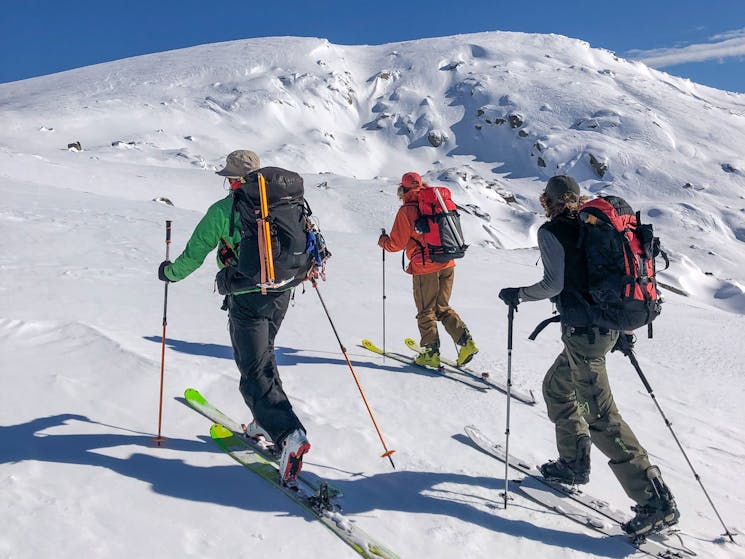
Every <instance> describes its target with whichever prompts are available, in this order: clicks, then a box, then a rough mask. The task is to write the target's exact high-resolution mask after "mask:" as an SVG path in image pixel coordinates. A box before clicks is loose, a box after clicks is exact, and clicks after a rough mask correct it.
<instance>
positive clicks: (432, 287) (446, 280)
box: [378, 172, 479, 368]
mask: <svg viewBox="0 0 745 559" xmlns="http://www.w3.org/2000/svg"><path fill="white" fill-rule="evenodd" d="M424 186H427V185H426V184H425V183H424V182H423V181H422V177H421V176H420V175H419V174H418V173H414V172H409V173H405V174H404V175H403V177H401V184H400V185H399V187H398V197H399V198H400V199H401V202H402V205H401V208H400V209H399V210H398V213H397V214H396V220H395V221H394V223H393V228H392V229H391V232H390V235H388V234H385V233H383V234H382V235H381V236H380V238H379V239H378V246H380V247H381V248H382V249H383V250H385V251H387V252H399V251H401V250H405V251H406V257H407V258H408V259H409V265H408V267H407V268H406V272H407V273H409V274H411V275H412V280H413V291H414V304H415V305H416V310H417V315H416V319H417V325H418V326H419V333H420V335H421V340H420V345H421V346H422V348H424V350H425V351H424V352H423V353H421V354H419V355H418V356H417V358H416V362H417V364H419V365H423V366H425V367H434V368H438V367H439V366H440V337H439V333H438V331H437V322H442V325H443V326H444V327H445V330H446V331H447V333H448V334H450V337H452V338H453V341H454V342H455V343H456V344H457V345H458V347H459V350H458V359H457V362H458V364H459V365H465V364H466V363H468V362H469V361H470V360H471V359H472V358H473V356H474V355H476V353H478V351H479V349H478V347H476V344H475V343H474V341H473V338H472V337H471V334H470V332H469V331H468V328H467V327H466V325H465V324H464V322H463V321H462V320H461V318H460V316H458V313H456V312H455V310H454V309H453V308H452V307H451V306H450V294H451V293H452V290H453V279H454V277H455V262H454V261H453V260H450V261H448V262H432V261H431V260H430V259H429V258H427V254H426V251H425V250H424V235H423V234H422V233H419V232H417V231H416V228H415V226H414V222H415V221H416V220H417V218H418V217H419V193H420V191H421V189H422V188H423V187H424Z"/></svg>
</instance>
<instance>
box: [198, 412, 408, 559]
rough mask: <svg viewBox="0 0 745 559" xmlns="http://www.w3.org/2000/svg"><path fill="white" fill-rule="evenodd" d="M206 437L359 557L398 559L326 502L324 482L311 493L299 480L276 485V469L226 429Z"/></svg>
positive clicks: (217, 426) (214, 429) (214, 430)
mask: <svg viewBox="0 0 745 559" xmlns="http://www.w3.org/2000/svg"><path fill="white" fill-rule="evenodd" d="M210 436H211V437H212V440H213V441H215V444H217V446H218V447H220V448H221V449H222V450H224V451H225V452H226V453H227V454H229V455H230V456H231V457H232V458H233V459H234V460H236V461H237V462H239V463H240V464H242V465H243V466H245V467H246V468H248V469H249V470H251V471H252V472H254V473H255V474H257V475H258V476H259V477H261V478H262V479H263V480H264V481H266V482H267V483H269V484H271V485H273V486H274V487H275V488H277V489H278V490H279V491H280V492H282V493H283V494H284V495H285V496H286V497H288V498H289V499H290V500H291V501H293V502H294V503H296V504H297V505H298V506H299V507H300V508H302V509H303V510H304V511H305V512H306V514H308V515H312V516H313V517H315V518H316V519H317V520H318V521H319V522H321V523H322V524H323V525H324V526H326V528H328V529H329V530H331V531H332V532H333V533H334V534H336V535H337V536H338V537H339V538H340V539H341V540H343V541H344V542H345V543H346V544H347V545H349V547H351V548H352V549H354V550H355V551H356V552H357V554H358V555H360V556H361V557H365V558H367V559H399V558H398V556H397V555H396V554H395V553H393V552H392V551H390V550H388V549H387V548H385V547H384V546H383V545H381V544H379V543H378V542H376V541H375V540H374V539H373V538H372V537H370V536H369V535H368V534H367V533H365V532H364V531H363V530H362V529H361V528H359V527H357V526H356V525H355V524H354V522H353V521H351V520H349V519H348V518H346V517H344V516H343V515H342V514H341V513H340V512H339V510H338V507H337V506H336V505H335V504H334V503H333V502H332V501H331V500H330V497H329V495H328V491H327V485H326V483H325V482H322V483H321V485H320V487H319V489H318V491H315V490H314V489H313V488H312V487H310V486H309V485H308V484H306V483H304V482H303V481H302V480H301V479H298V484H297V486H296V487H288V486H286V485H284V484H282V482H281V481H280V479H279V470H277V465H276V464H275V463H274V462H272V461H270V460H267V459H266V458H265V457H264V456H262V455H261V454H259V453H258V452H256V451H255V450H254V449H252V448H250V447H248V446H246V445H245V443H244V442H243V441H241V440H240V438H239V437H238V436H236V434H235V433H233V431H231V430H230V429H228V428H226V427H224V426H222V425H220V424H217V423H216V424H214V425H212V427H211V428H210Z"/></svg>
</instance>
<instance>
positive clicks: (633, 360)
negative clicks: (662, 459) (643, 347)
mask: <svg viewBox="0 0 745 559" xmlns="http://www.w3.org/2000/svg"><path fill="white" fill-rule="evenodd" d="M622 335H623V334H622ZM624 349H625V351H624V353H625V354H626V355H627V356H628V358H629V361H631V364H632V365H633V366H634V369H636V372H637V373H639V378H640V379H641V380H642V384H644V388H646V389H647V392H648V393H649V395H650V396H651V397H652V401H653V402H654V405H655V406H657V410H658V411H659V412H660V415H661V416H662V419H663V420H665V425H667V428H668V429H670V433H672V435H673V439H675V442H676V443H677V445H678V448H679V449H680V452H682V453H683V457H684V458H685V461H686V462H687V463H688V467H689V468H691V471H692V472H693V477H695V478H696V481H697V482H698V484H699V485H700V486H701V489H702V491H703V492H704V495H706V499H707V500H708V501H709V504H710V505H711V508H712V509H714V514H716V515H717V518H718V519H719V522H720V523H721V524H722V526H723V527H724V535H726V536H728V537H729V539H730V541H731V542H733V543H734V541H735V538H734V536H733V535H732V533H731V532H730V531H729V529H728V528H727V525H726V524H725V523H724V520H722V517H721V515H720V514H719V511H718V510H717V507H716V506H715V505H714V501H712V500H711V497H710V496H709V493H708V491H706V488H705V487H704V484H703V482H702V481H701V476H699V475H698V472H696V469H695V468H694V467H693V464H691V461H690V460H689V459H688V455H687V454H686V451H685V450H684V449H683V445H682V444H680V440H678V436H677V435H676V434H675V431H673V424H672V423H671V422H670V420H669V419H668V418H667V416H665V412H663V411H662V407H661V406H660V404H659V402H658V401H657V397H656V396H655V395H654V391H653V390H652V386H651V385H650V384H649V381H648V380H647V377H646V376H644V372H643V371H642V368H641V367H640V366H639V361H637V360H636V355H634V350H633V349H632V348H631V347H628V346H626V347H625V348H624Z"/></svg>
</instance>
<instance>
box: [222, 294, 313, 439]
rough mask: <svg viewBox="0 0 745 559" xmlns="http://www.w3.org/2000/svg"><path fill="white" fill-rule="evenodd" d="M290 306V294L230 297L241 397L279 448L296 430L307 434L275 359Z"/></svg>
mask: <svg viewBox="0 0 745 559" xmlns="http://www.w3.org/2000/svg"><path fill="white" fill-rule="evenodd" d="M289 303H290V291H283V292H281V293H267V294H266V295H262V294H261V293H244V294H241V295H231V296H230V297H229V303H228V316H229V325H230V339H231V341H232V343H233V356H234V357H235V363H236V365H238V370H239V371H240V372H241V381H240V385H239V386H240V391H241V395H242V396H243V399H244V400H245V402H246V405H247V406H248V407H249V409H250V410H251V413H252V414H253V416H254V419H255V420H256V421H257V422H258V423H259V424H260V425H261V426H262V427H263V428H264V429H265V430H266V431H267V432H268V433H269V435H270V436H271V437H272V440H273V441H274V442H275V443H276V444H279V443H280V442H281V441H282V439H283V438H284V437H285V436H287V435H289V434H290V433H291V432H292V431H294V430H295V429H303V431H305V428H304V427H303V425H302V424H301V423H300V420H299V419H298V418H297V416H296V415H295V412H293V411H292V405H291V404H290V401H289V400H288V399H287V395H286V394H285V391H284V390H283V388H282V381H281V380H280V378H279V371H278V370H277V361H276V359H275V357H274V338H275V336H276V335H277V332H278V331H279V327H280V326H281V324H282V320H283V319H284V317H285V313H286V312H287V307H288V305H289Z"/></svg>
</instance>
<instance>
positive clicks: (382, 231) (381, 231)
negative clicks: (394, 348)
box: [380, 227, 385, 361]
mask: <svg viewBox="0 0 745 559" xmlns="http://www.w3.org/2000/svg"><path fill="white" fill-rule="evenodd" d="M380 234H381V235H385V227H384V228H382V229H381V230H380ZM382 251H383V361H385V249H382Z"/></svg>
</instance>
